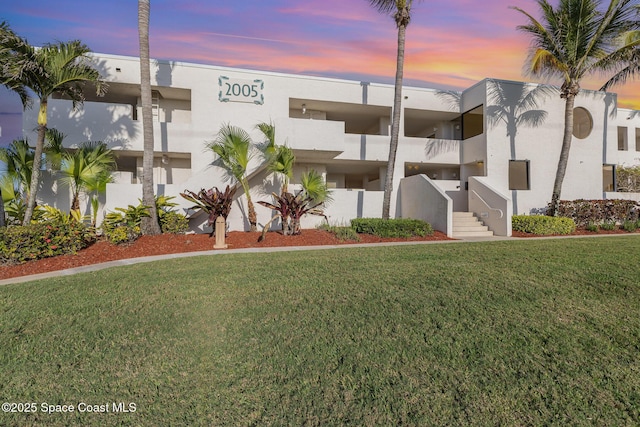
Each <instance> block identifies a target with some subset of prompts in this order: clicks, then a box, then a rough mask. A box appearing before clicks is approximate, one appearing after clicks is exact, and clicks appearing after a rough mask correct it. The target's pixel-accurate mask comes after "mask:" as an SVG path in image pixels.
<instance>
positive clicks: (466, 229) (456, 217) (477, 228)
mask: <svg viewBox="0 0 640 427" xmlns="http://www.w3.org/2000/svg"><path fill="white" fill-rule="evenodd" d="M491 236H493V231H490V230H489V227H487V226H486V225H484V224H483V223H482V221H480V220H479V219H478V218H477V217H476V216H475V215H474V214H473V212H454V213H453V237H491Z"/></svg>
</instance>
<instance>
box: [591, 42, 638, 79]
mask: <svg viewBox="0 0 640 427" xmlns="http://www.w3.org/2000/svg"><path fill="white" fill-rule="evenodd" d="M638 38H640V31H630V32H628V33H627V34H626V35H625V37H624V39H622V40H623V43H624V44H629V43H633V42H635V41H637V40H638ZM621 60H622V68H621V69H618V70H616V73H615V74H614V75H613V77H611V78H610V79H609V80H608V81H607V82H606V83H605V84H604V85H603V86H602V87H601V88H600V90H604V91H606V90H608V89H609V88H610V87H611V86H615V85H618V84H624V83H626V82H627V80H628V79H630V78H633V77H635V76H637V75H638V74H640V48H638V47H636V48H635V49H633V50H631V51H628V52H625V53H624V56H623V57H622V58H621Z"/></svg>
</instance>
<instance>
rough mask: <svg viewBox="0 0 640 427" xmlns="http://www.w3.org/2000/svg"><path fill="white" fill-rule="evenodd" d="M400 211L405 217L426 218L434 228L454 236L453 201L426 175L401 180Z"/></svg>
mask: <svg viewBox="0 0 640 427" xmlns="http://www.w3.org/2000/svg"><path fill="white" fill-rule="evenodd" d="M417 195H421V196H422V197H419V196H417ZM400 211H401V214H402V217H403V218H413V219H421V220H424V221H426V222H428V223H430V224H431V225H432V226H433V228H434V230H438V231H442V232H443V233H445V234H446V235H447V236H449V237H452V236H453V201H452V200H451V198H450V197H449V196H447V195H446V193H445V192H444V191H442V190H441V189H440V188H439V187H438V186H437V185H435V184H434V182H433V181H431V180H430V179H429V177H427V176H426V175H415V176H411V177H409V178H404V179H403V180H402V181H401V183H400Z"/></svg>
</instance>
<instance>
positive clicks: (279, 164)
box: [256, 122, 296, 193]
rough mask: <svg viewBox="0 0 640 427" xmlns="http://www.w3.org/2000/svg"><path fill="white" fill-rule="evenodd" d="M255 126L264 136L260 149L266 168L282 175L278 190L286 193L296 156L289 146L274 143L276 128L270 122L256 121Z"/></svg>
mask: <svg viewBox="0 0 640 427" xmlns="http://www.w3.org/2000/svg"><path fill="white" fill-rule="evenodd" d="M256 127H257V128H258V130H260V132H262V134H263V135H264V137H265V138H266V141H265V142H264V143H263V144H261V145H260V151H262V153H263V155H264V157H265V160H266V162H267V168H268V169H269V171H271V172H274V173H276V174H277V175H280V176H281V177H282V188H281V190H280V192H281V193H286V192H287V191H289V182H290V181H291V178H293V164H294V163H295V161H296V156H295V155H294V154H293V150H292V149H291V148H289V147H287V146H286V145H277V144H276V128H275V126H274V125H273V124H272V123H264V122H263V123H258V124H257V125H256Z"/></svg>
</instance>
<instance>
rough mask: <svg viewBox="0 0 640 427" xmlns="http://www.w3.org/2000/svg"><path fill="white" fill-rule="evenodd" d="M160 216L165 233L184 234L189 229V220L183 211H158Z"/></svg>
mask: <svg viewBox="0 0 640 427" xmlns="http://www.w3.org/2000/svg"><path fill="white" fill-rule="evenodd" d="M158 218H159V219H160V228H161V229H162V232H163V233H173V234H183V233H185V232H186V231H187V230H188V229H189V220H188V219H187V217H186V216H184V215H182V214H181V213H178V212H174V211H158Z"/></svg>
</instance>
